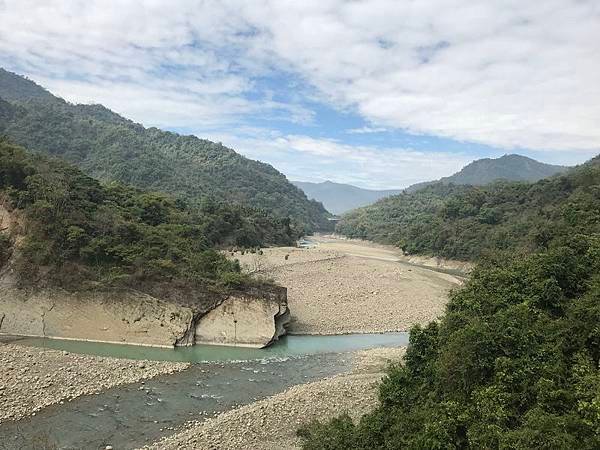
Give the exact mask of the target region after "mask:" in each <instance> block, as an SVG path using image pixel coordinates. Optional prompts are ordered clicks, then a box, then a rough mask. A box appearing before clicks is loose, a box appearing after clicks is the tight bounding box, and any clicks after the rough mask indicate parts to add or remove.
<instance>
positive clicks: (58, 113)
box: [0, 69, 329, 233]
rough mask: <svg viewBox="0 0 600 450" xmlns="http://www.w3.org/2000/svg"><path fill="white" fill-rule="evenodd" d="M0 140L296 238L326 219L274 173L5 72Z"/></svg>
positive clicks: (0, 88) (0, 86)
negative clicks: (283, 226)
mask: <svg viewBox="0 0 600 450" xmlns="http://www.w3.org/2000/svg"><path fill="white" fill-rule="evenodd" d="M0 134H3V135H6V136H8V137H9V138H10V139H11V140H12V141H13V142H15V143H17V144H20V145H22V146H24V147H26V148H27V149H29V150H34V151H38V152H42V153H45V154H49V155H53V156H57V157H60V158H63V159H65V160H67V161H69V162H72V163H74V164H76V165H77V166H78V167H80V168H81V169H82V170H83V171H84V172H85V173H87V174H88V175H90V176H92V177H94V178H97V179H99V180H102V181H119V182H123V183H127V184H131V185H133V186H136V187H139V188H143V189H149V190H153V191H162V192H166V193H170V194H172V195H174V196H175V197H177V198H179V199H182V200H185V201H187V202H189V203H191V204H199V203H202V202H203V201H217V202H227V203H231V204H237V205H243V206H244V207H252V208H255V209H259V210H264V211H265V212H266V213H267V214H272V215H274V216H276V217H278V218H281V219H284V218H290V219H291V225H292V227H293V228H294V229H296V230H298V233H303V232H311V231H313V230H316V229H320V228H327V227H328V226H329V221H328V220H327V218H328V216H329V213H328V212H327V211H326V210H325V208H324V207H323V205H321V204H320V203H318V202H316V201H311V200H309V199H308V198H307V197H306V195H305V194H304V193H303V192H302V191H301V190H300V189H298V188H297V187H296V186H294V185H292V184H291V183H290V182H288V180H287V179H286V177H285V176H284V175H283V174H281V173H280V172H278V171H277V170H275V169H274V168H273V167H272V166H270V165H268V164H265V163H262V162H259V161H253V160H250V159H248V158H245V157H243V156H241V155H239V154H238V153H236V152H235V151H234V150H232V149H230V148H227V147H225V146H223V145H222V144H220V143H214V142H211V141H208V140H204V139H199V138H197V137H195V136H182V135H179V134H176V133H171V132H167V131H162V130H159V129H157V128H145V127H143V126H142V125H140V124H137V123H134V122H132V121H131V120H128V119H126V118H124V117H121V116H120V115H118V114H116V113H114V112H112V111H111V110H109V109H107V108H105V107H104V106H102V105H74V104H71V103H68V102H66V101H64V100H62V99H60V98H58V97H55V96H54V95H52V94H51V93H49V92H48V91H46V90H45V89H43V88H42V87H40V86H38V85H37V84H35V83H34V82H33V81H31V80H28V79H26V78H23V77H21V76H19V75H16V74H13V73H11V72H8V71H6V70H3V69H0Z"/></svg>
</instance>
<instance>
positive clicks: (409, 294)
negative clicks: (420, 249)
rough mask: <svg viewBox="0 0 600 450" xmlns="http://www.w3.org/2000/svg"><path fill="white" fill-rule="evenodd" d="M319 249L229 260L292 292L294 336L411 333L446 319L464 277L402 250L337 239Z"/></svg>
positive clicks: (285, 250)
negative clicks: (419, 262) (413, 260)
mask: <svg viewBox="0 0 600 450" xmlns="http://www.w3.org/2000/svg"><path fill="white" fill-rule="evenodd" d="M318 239H319V238H316V239H315V242H316V246H314V247H311V248H292V247H278V248H266V249H263V250H262V251H261V252H257V253H248V252H245V253H244V254H243V255H242V254H241V252H236V253H234V254H233V255H231V254H230V255H229V256H230V257H231V258H235V259H238V260H239V261H240V263H241V264H242V266H243V268H244V269H245V270H246V271H247V272H251V273H257V274H260V275H262V276H265V277H268V278H272V279H273V280H274V281H276V282H277V283H279V284H281V285H282V286H285V287H287V288H288V304H289V307H290V312H291V323H290V324H289V327H288V331H289V332H290V333H294V334H345V333H379V332H387V331H408V330H409V329H410V328H411V327H412V326H413V325H415V324H417V323H420V324H425V323H428V322H430V321H432V320H435V319H436V318H438V317H439V316H440V315H441V314H442V313H443V312H444V308H445V305H446V302H447V299H448V292H449V291H450V290H451V289H452V288H454V287H457V286H459V285H460V284H462V279H461V278H460V277H457V276H454V275H451V274H448V273H442V272H439V271H436V270H432V269H431V268H426V267H420V266H416V265H414V264H410V263H407V262H406V261H404V260H403V256H402V255H399V254H398V253H397V250H394V249H390V248H386V247H383V246H372V245H368V244H366V243H362V242H355V241H344V240H337V239H333V238H327V239H323V238H321V240H318Z"/></svg>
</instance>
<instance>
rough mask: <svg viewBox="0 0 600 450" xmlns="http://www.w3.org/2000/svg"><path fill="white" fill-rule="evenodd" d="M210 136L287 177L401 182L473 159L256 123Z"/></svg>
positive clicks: (385, 184) (371, 185)
mask: <svg viewBox="0 0 600 450" xmlns="http://www.w3.org/2000/svg"><path fill="white" fill-rule="evenodd" d="M203 134H206V133H203ZM209 138H210V139H212V140H215V141H219V142H222V143H223V144H225V145H227V146H231V147H233V148H235V149H238V151H240V152H241V153H242V154H244V155H246V156H248V157H250V158H253V159H257V160H260V161H268V162H269V163H271V164H272V165H273V166H274V167H275V168H277V169H278V170H280V171H282V172H284V173H285V174H286V175H287V176H288V178H289V179H292V180H307V181H324V180H331V181H336V182H339V183H349V184H354V185H356V186H361V187H364V188H368V189H391V188H403V187H407V186H409V185H411V184H413V183H416V182H419V181H423V180H432V179H437V178H441V177H443V176H447V175H450V174H452V173H454V172H456V171H458V170H460V169H461V168H462V167H463V166H465V165H466V164H468V163H469V162H471V161H472V160H473V158H472V157H470V156H468V155H466V154H462V153H460V154H456V153H445V152H441V151H436V152H421V151H418V150H414V149H410V148H378V147H371V146H353V145H347V144H343V143H341V142H339V141H336V140H333V139H315V138H313V137H310V136H304V135H282V134H280V133H277V132H273V131H269V130H261V129H246V130H244V132H243V133H237V134H234V135H232V134H228V133H213V134H209Z"/></svg>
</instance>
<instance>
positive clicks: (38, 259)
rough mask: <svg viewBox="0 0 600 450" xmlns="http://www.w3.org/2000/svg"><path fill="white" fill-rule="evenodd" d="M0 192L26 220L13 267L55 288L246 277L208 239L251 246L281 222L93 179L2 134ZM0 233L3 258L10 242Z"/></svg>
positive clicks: (225, 281) (228, 281) (227, 281)
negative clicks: (191, 205)
mask: <svg viewBox="0 0 600 450" xmlns="http://www.w3.org/2000/svg"><path fill="white" fill-rule="evenodd" d="M0 191H1V192H2V193H3V195H4V196H5V197H7V198H8V199H10V203H11V204H12V208H14V209H15V213H18V214H20V215H22V216H23V217H24V218H25V220H26V227H25V230H26V231H25V232H24V239H23V240H22V242H21V243H20V244H19V246H18V250H19V257H18V261H17V263H16V264H15V267H16V268H17V269H18V271H19V274H20V275H21V277H22V278H23V279H26V280H28V281H35V282H39V281H40V280H42V279H43V281H44V282H48V283H53V284H59V285H63V286H64V285H71V284H72V285H79V284H80V283H81V282H83V281H86V282H89V281H96V282H104V283H115V282H119V283H126V284H142V283H141V282H142V281H144V280H153V281H157V280H164V281H173V280H181V281H183V282H189V283H192V284H201V285H202V284H204V285H219V284H220V285H228V286H239V285H240V284H244V283H247V282H248V281H249V280H247V278H246V277H244V276H242V275H241V274H240V268H239V264H237V262H232V261H229V260H227V259H226V258H225V257H224V256H222V255H221V254H220V253H218V252H216V251H215V250H213V248H214V246H215V245H219V244H221V245H224V244H235V245H240V246H246V245H248V246H254V245H257V244H258V243H259V242H260V241H261V240H262V239H264V238H265V236H264V235H263V234H264V233H265V232H273V233H278V232H279V233H284V231H281V230H285V229H286V226H287V225H289V224H286V223H283V224H281V226H280V227H278V228H277V229H273V230H269V229H268V228H267V225H268V223H270V221H269V220H267V219H266V217H262V216H249V215H246V214H243V212H242V211H240V209H237V208H232V207H230V206H227V205H224V204H220V203H215V202H207V203H203V204H201V205H200V206H199V207H198V208H193V209H190V208H189V207H187V206H186V205H185V204H184V203H183V202H181V201H180V200H177V199H174V198H173V197H170V196H168V195H166V194H161V193H155V192H147V191H141V190H138V189H135V188H132V187H129V186H126V185H123V184H119V183H110V184H108V185H106V186H103V185H101V184H100V183H99V182H98V181H96V180H94V179H93V178H90V177H88V176H86V175H84V174H83V173H82V172H81V171H79V170H78V169H76V168H74V167H72V166H70V165H68V164H67V163H64V162H60V161H58V160H55V159H50V158H47V157H43V156H41V155H35V154H29V153H27V152H25V151H24V150H23V149H22V148H20V147H17V146H15V145H12V144H9V143H8V142H6V141H0ZM264 222H267V225H265V223H264ZM288 232H289V230H288ZM1 236H2V239H0V256H3V258H4V259H6V257H7V256H6V255H7V252H8V251H9V250H10V241H9V240H8V237H6V234H5V233H3V234H2V235H1ZM280 238H281V239H282V240H284V239H287V240H289V239H290V236H289V235H285V236H284V235H282V236H281V237H280Z"/></svg>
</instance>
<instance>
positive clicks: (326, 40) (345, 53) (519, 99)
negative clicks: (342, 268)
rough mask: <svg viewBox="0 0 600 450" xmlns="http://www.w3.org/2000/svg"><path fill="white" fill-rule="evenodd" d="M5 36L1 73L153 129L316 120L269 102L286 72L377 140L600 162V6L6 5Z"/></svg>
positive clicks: (2, 15)
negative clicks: (598, 155) (273, 79)
mask: <svg viewBox="0 0 600 450" xmlns="http://www.w3.org/2000/svg"><path fill="white" fill-rule="evenodd" d="M0 22H1V23H2V27H0V64H2V65H5V66H8V67H11V68H15V69H18V70H19V71H21V72H24V73H26V74H27V75H29V76H31V77H32V78H34V79H36V80H40V81H43V82H44V84H46V85H47V86H48V87H49V88H50V89H51V90H55V91H57V92H58V93H59V94H61V95H63V96H65V97H66V98H67V99H69V100H73V101H86V102H87V101H96V102H102V103H105V104H107V105H108V106H109V107H111V108H114V109H115V110H117V111H119V112H121V113H123V114H126V115H128V116H131V117H132V118H133V119H135V120H138V121H142V122H144V123H148V124H156V125H163V126H198V125H199V124H201V125H202V126H212V125H216V124H220V125H223V124H229V125H233V124H235V123H240V122H239V120H242V122H243V118H248V117H255V116H260V117H266V118H269V117H276V118H278V119H281V118H284V119H289V120H292V121H298V122H307V121H310V120H312V118H313V113H312V112H311V111H310V110H308V109H307V108H306V107H304V106H302V102H301V100H300V101H298V102H296V103H293V104H290V103H282V102H281V101H274V100H272V99H271V98H269V96H268V94H266V93H265V92H261V91H260V89H259V88H258V87H257V84H256V83H257V80H258V79H259V78H260V77H261V76H263V75H268V74H270V73H273V71H274V70H278V71H291V72H293V73H294V74H295V75H296V76H298V77H299V78H300V79H301V80H304V81H305V82H306V83H307V84H309V85H311V86H313V87H314V88H315V89H316V92H318V96H319V98H321V99H323V100H324V101H327V102H330V103H332V104H334V105H336V106H337V107H339V108H344V109H350V110H353V111H355V112H358V113H359V114H360V115H362V116H363V118H364V119H365V120H366V122H368V123H369V124H371V126H370V128H373V129H378V128H387V129H390V128H401V129H406V130H409V131H411V132H414V133H417V134H421V133H425V134H433V135H438V136H444V137H449V138H453V139H457V140H465V141H473V142H479V143H484V144H489V145H493V146H499V147H504V148H513V147H524V148H530V149H537V150H586V151H589V150H598V149H599V148H600V126H598V123H600V83H598V80H600V45H598V42H600V3H598V1H597V0H545V1H543V2H523V1H521V0H490V1H487V2H476V3H474V2H469V1H466V0H422V1H418V2H408V1H405V2H399V1H397V0H367V1H360V2H355V1H353V2H348V1H343V0H304V1H301V2H298V1H291V0H289V1H284V0H255V1H252V2H246V1H241V0H238V1H232V0H230V1H216V0H207V1H204V2H200V3H199V2H195V1H191V0H190V1H185V0H181V1H173V2H168V3H167V2H162V1H141V0H137V1H134V0H131V1H124V0H123V1H116V0H115V1H110V2H109V1H100V0H85V1H84V0H71V1H69V0H65V1H58V0H56V1H46V2H39V1H36V0H4V1H2V0H0ZM283 89H286V88H283ZM300 89H302V88H300ZM240 118H242V119H240ZM236 120H238V122H236ZM365 130H366V129H365ZM355 131H356V130H355Z"/></svg>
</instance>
